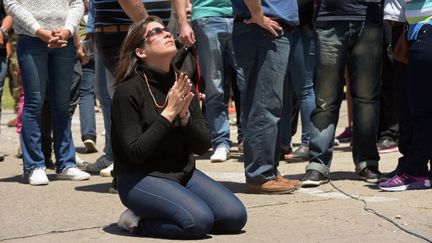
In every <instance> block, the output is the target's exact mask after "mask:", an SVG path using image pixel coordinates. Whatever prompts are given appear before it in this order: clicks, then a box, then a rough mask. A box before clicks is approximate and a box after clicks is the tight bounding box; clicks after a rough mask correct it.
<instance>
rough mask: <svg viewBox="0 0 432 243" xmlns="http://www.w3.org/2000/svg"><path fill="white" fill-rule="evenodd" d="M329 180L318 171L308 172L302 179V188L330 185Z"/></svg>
mask: <svg viewBox="0 0 432 243" xmlns="http://www.w3.org/2000/svg"><path fill="white" fill-rule="evenodd" d="M328 182H329V179H328V178H327V177H325V176H324V175H323V174H322V173H321V172H319V171H317V170H308V171H306V174H305V175H304V177H303V179H301V185H302V187H316V186H319V185H322V184H325V183H328Z"/></svg>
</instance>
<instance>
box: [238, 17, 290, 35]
mask: <svg viewBox="0 0 432 243" xmlns="http://www.w3.org/2000/svg"><path fill="white" fill-rule="evenodd" d="M250 18H251V17H243V16H235V17H234V21H235V22H243V20H245V19H250ZM270 18H271V19H272V20H274V21H276V22H277V23H278V24H279V25H280V26H281V27H282V28H283V29H285V30H286V31H288V32H292V31H293V30H294V26H292V25H290V24H287V23H285V22H283V21H281V20H280V19H276V18H273V17H270Z"/></svg>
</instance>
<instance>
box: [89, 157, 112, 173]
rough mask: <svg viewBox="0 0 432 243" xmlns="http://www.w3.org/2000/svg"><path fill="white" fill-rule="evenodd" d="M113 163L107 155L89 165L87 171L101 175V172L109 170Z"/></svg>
mask: <svg viewBox="0 0 432 243" xmlns="http://www.w3.org/2000/svg"><path fill="white" fill-rule="evenodd" d="M112 163H113V161H112V160H108V159H107V158H106V156H105V155H102V156H100V157H99V158H98V159H97V160H96V162H94V163H92V164H87V166H86V167H85V171H87V172H90V173H100V171H101V170H103V169H105V168H107V167H108V166H110V165H111V164H112Z"/></svg>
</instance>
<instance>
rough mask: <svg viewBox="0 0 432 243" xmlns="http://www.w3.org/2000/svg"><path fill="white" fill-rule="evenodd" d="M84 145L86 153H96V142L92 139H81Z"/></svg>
mask: <svg viewBox="0 0 432 243" xmlns="http://www.w3.org/2000/svg"><path fill="white" fill-rule="evenodd" d="M83 143H84V145H85V147H86V153H88V154H90V153H96V152H97V151H98V150H97V148H96V143H95V141H93V140H92V139H86V140H84V141H83Z"/></svg>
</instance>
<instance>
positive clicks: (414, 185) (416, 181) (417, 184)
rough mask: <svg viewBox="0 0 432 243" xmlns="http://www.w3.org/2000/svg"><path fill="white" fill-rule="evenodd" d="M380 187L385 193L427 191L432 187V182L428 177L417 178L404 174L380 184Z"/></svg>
mask: <svg viewBox="0 0 432 243" xmlns="http://www.w3.org/2000/svg"><path fill="white" fill-rule="evenodd" d="M378 187H379V188H380V189H381V190H383V191H393V192H396V191H405V190H414V189H427V188H430V187H431V182H430V180H429V178H427V177H416V176H411V175H408V174H407V173H402V174H400V175H396V176H394V177H393V178H391V179H388V180H386V181H383V182H381V183H379V185H378Z"/></svg>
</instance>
